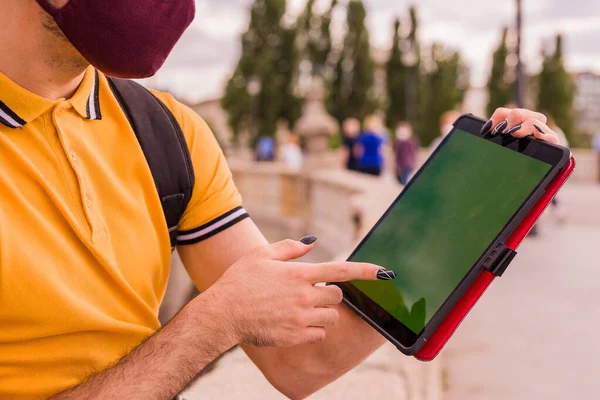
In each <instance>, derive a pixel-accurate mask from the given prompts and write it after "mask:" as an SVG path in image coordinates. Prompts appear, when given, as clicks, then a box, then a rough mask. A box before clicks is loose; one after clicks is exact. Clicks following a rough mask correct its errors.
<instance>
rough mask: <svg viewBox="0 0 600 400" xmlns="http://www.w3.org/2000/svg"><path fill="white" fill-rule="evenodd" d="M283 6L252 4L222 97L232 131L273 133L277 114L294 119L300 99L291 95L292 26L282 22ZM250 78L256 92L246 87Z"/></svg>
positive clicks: (258, 0)
mask: <svg viewBox="0 0 600 400" xmlns="http://www.w3.org/2000/svg"><path fill="white" fill-rule="evenodd" d="M285 10H286V0H255V1H254V3H253V5H252V7H251V10H250V24H249V26H248V30H247V31H246V32H245V33H244V34H243V35H242V38H241V41H242V53H241V56H240V59H239V61H238V64H237V66H236V68H235V70H234V73H233V74H232V76H231V78H230V80H229V82H228V83H227V86H226V88H225V95H224V97H223V99H222V105H223V108H224V109H225V110H226V111H227V112H228V114H229V123H230V125H231V127H232V129H233V131H234V134H236V135H237V134H239V133H240V131H241V130H243V129H250V132H251V134H252V135H253V136H255V137H256V136H263V135H268V136H273V135H274V134H275V132H276V130H277V122H278V121H279V120H280V119H287V120H288V122H290V123H291V125H293V122H294V118H297V117H296V115H297V114H298V112H297V110H295V109H294V107H298V103H299V100H298V99H295V98H293V97H294V85H295V82H294V79H295V77H296V68H297V63H298V61H297V54H296V51H297V49H296V46H295V45H290V43H293V42H294V41H295V28H294V27H292V28H286V27H284V26H283V23H282V18H283V15H284V13H285ZM251 80H256V81H257V82H259V86H260V89H261V90H260V91H259V93H257V94H256V95H255V96H251V95H250V94H249V93H248V90H247V89H248V83H249V82H250V81H251ZM289 107H292V109H291V110H290V109H289ZM255 137H254V138H253V139H255Z"/></svg>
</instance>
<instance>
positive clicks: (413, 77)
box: [404, 7, 423, 126]
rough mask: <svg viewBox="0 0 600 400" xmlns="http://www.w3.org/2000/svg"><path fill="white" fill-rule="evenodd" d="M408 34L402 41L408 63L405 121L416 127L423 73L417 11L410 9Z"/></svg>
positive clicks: (406, 68)
mask: <svg viewBox="0 0 600 400" xmlns="http://www.w3.org/2000/svg"><path fill="white" fill-rule="evenodd" d="M409 15H410V32H409V33H408V36H407V37H406V40H405V41H404V44H405V47H404V53H406V56H407V57H406V58H407V60H408V61H409V62H408V63H405V76H406V78H405V85H406V93H407V103H406V119H407V120H408V121H409V122H410V123H411V124H412V125H413V126H416V125H417V123H418V119H419V114H420V112H421V110H420V109H419V103H420V102H421V100H420V99H421V97H422V93H421V90H422V89H421V87H422V80H423V76H422V75H423V72H422V70H421V67H422V65H421V44H420V42H419V36H418V32H419V28H418V27H419V20H418V18H417V9H416V8H415V7H410V9H409Z"/></svg>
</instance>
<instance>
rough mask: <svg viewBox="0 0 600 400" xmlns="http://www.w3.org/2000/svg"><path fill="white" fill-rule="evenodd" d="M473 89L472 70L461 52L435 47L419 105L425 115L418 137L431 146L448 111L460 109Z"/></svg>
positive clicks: (425, 76) (421, 117) (432, 48)
mask: <svg viewBox="0 0 600 400" xmlns="http://www.w3.org/2000/svg"><path fill="white" fill-rule="evenodd" d="M468 88H469V71H468V69H467V67H466V66H465V64H464V63H463V61H462V60H461V57H460V54H459V53H458V52H450V51H447V50H445V49H444V48H443V47H442V46H440V45H439V44H435V43H434V44H433V46H432V47H431V55H430V59H429V60H428V66H427V69H426V71H425V73H424V76H423V90H422V96H421V99H420V102H419V106H420V109H421V112H420V113H419V121H418V123H417V135H418V136H419V137H420V139H421V143H423V144H424V145H429V144H430V143H431V142H432V141H433V139H435V138H436V137H437V136H439V134H440V127H439V120H440V117H441V116H442V114H443V113H444V112H446V111H450V110H453V109H456V108H457V107H458V106H459V105H460V104H461V103H462V101H463V98H464V95H465V92H466V91H467V89H468Z"/></svg>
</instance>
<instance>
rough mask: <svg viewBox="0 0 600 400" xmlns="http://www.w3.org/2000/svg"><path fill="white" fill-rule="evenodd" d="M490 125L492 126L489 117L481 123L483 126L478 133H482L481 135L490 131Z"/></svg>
mask: <svg viewBox="0 0 600 400" xmlns="http://www.w3.org/2000/svg"><path fill="white" fill-rule="evenodd" d="M491 127H492V120H491V119H490V120H488V122H486V123H485V124H484V125H483V128H481V132H480V133H481V134H482V135H483V134H486V133H488V132H489V131H490V128H491Z"/></svg>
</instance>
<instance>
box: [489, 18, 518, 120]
mask: <svg viewBox="0 0 600 400" xmlns="http://www.w3.org/2000/svg"><path fill="white" fill-rule="evenodd" d="M507 34H508V28H506V27H505V28H504V29H503V30H502V38H501V40H500V43H499V44H498V47H497V48H496V50H495V51H494V55H493V56H492V71H491V73H490V77H489V79H488V82H487V89H488V93H489V100H488V104H487V115H492V114H493V113H494V110H496V108H498V107H504V106H506V105H507V104H508V103H510V102H512V100H513V98H514V73H513V72H512V71H511V70H510V68H509V66H508V64H507V62H506V60H507V58H508V56H509V54H510V53H509V49H508V45H507V44H506V36H507Z"/></svg>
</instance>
